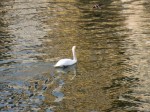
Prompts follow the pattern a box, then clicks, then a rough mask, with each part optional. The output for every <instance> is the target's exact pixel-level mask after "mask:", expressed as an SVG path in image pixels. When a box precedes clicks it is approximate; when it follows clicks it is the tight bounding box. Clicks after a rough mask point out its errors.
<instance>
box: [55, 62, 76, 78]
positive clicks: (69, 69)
mask: <svg viewBox="0 0 150 112" xmlns="http://www.w3.org/2000/svg"><path fill="white" fill-rule="evenodd" d="M55 70H56V72H57V73H59V74H68V73H69V72H73V76H72V78H71V79H70V80H73V79H74V78H75V77H76V64H75V65H72V66H68V67H61V68H56V69H55Z"/></svg>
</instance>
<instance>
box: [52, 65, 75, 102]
mask: <svg viewBox="0 0 150 112" xmlns="http://www.w3.org/2000/svg"><path fill="white" fill-rule="evenodd" d="M54 70H55V71H54V72H55V74H51V76H52V77H53V81H52V82H53V83H54V82H56V83H57V85H58V86H57V87H56V88H54V89H53V91H52V95H53V96H55V97H56V98H55V100H54V102H61V101H62V100H63V99H64V96H65V95H64V93H63V92H62V91H61V89H62V88H63V86H65V84H67V81H69V80H70V81H71V80H73V79H74V78H75V77H76V65H72V66H68V67H65V68H55V69H54ZM70 76H71V77H70ZM66 77H69V79H68V80H65V78H66Z"/></svg>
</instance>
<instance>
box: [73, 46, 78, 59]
mask: <svg viewBox="0 0 150 112" xmlns="http://www.w3.org/2000/svg"><path fill="white" fill-rule="evenodd" d="M72 54H73V60H75V61H77V57H76V53H75V48H74V49H72Z"/></svg>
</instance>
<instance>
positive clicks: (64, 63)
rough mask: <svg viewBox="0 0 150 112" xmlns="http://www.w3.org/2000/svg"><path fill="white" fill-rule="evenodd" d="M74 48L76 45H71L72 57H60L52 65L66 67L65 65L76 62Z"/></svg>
mask: <svg viewBox="0 0 150 112" xmlns="http://www.w3.org/2000/svg"><path fill="white" fill-rule="evenodd" d="M75 49H76V46H73V47H72V54H73V59H61V60H59V61H58V62H57V63H56V64H55V65H54V67H67V66H70V65H73V64H75V63H76V62H77V58H76V54H75Z"/></svg>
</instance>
